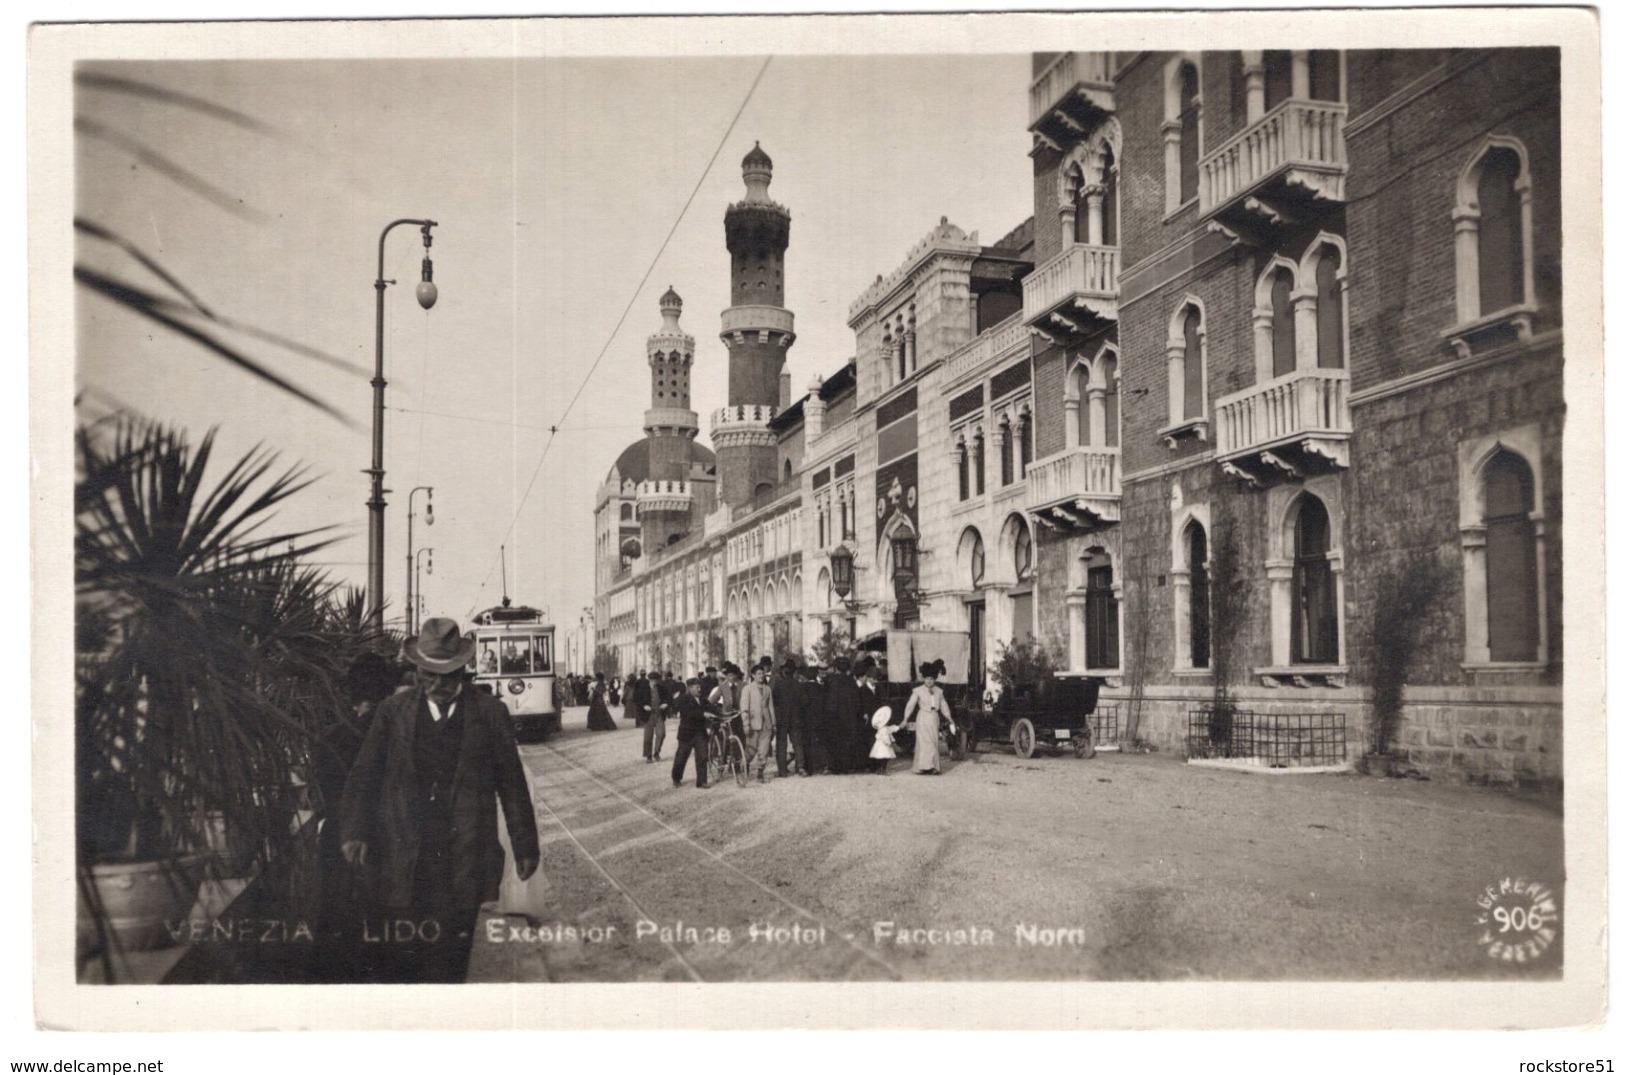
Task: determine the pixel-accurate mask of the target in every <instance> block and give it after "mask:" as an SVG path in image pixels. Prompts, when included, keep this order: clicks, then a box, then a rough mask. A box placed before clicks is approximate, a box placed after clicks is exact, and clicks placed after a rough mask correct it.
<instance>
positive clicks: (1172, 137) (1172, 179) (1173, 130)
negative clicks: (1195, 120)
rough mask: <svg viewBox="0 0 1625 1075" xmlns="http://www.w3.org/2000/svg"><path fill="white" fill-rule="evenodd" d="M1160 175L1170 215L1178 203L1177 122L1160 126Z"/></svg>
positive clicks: (1169, 122) (1172, 120) (1177, 206)
mask: <svg viewBox="0 0 1625 1075" xmlns="http://www.w3.org/2000/svg"><path fill="white" fill-rule="evenodd" d="M1162 174H1163V187H1164V191H1165V198H1164V201H1165V202H1166V206H1165V208H1166V210H1167V212H1169V213H1172V212H1173V211H1174V210H1175V209H1178V208H1179V206H1180V201H1179V194H1180V191H1179V120H1178V119H1177V118H1175V119H1170V120H1167V121H1166V122H1164V123H1163V125H1162Z"/></svg>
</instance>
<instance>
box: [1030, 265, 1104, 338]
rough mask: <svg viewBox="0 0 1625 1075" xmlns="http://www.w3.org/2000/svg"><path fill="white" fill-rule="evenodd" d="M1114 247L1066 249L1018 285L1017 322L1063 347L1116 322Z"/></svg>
mask: <svg viewBox="0 0 1625 1075" xmlns="http://www.w3.org/2000/svg"><path fill="white" fill-rule="evenodd" d="M1117 266H1118V253H1117V247H1115V246H1089V245H1086V244H1083V243H1079V244H1077V245H1074V246H1070V247H1067V248H1066V249H1065V250H1063V251H1061V252H1060V253H1059V254H1057V255H1055V256H1054V257H1052V258H1050V259H1049V260H1048V261H1046V262H1044V263H1043V264H1042V265H1040V266H1038V268H1036V269H1034V270H1033V271H1032V272H1031V273H1030V274H1028V276H1027V279H1026V280H1024V281H1022V285H1021V289H1022V315H1021V316H1022V320H1023V321H1024V322H1025V323H1026V324H1027V325H1028V326H1029V327H1031V328H1032V329H1033V330H1034V331H1035V332H1037V333H1039V334H1040V335H1042V336H1044V337H1045V338H1046V339H1050V340H1054V341H1056V342H1060V343H1065V342H1068V341H1069V340H1072V339H1076V338H1080V337H1083V336H1087V335H1089V334H1090V333H1092V332H1096V331H1099V330H1100V329H1102V328H1104V327H1106V325H1107V324H1108V323H1110V322H1113V321H1116V320H1117Z"/></svg>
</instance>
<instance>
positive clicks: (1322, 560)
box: [1292, 493, 1338, 664]
mask: <svg viewBox="0 0 1625 1075" xmlns="http://www.w3.org/2000/svg"><path fill="white" fill-rule="evenodd" d="M1331 532H1332V528H1331V519H1330V518H1329V517H1328V516H1327V514H1326V505H1324V504H1322V503H1321V502H1320V500H1319V499H1318V498H1316V497H1314V496H1311V495H1309V494H1307V493H1305V494H1304V495H1303V496H1301V497H1300V498H1299V502H1298V510H1297V518H1296V520H1295V521H1294V523H1293V528H1292V533H1293V555H1292V599H1293V600H1292V661H1293V663H1294V664H1336V663H1337V655H1338V647H1337V579H1336V577H1335V576H1334V575H1333V573H1332V562H1331V556H1330V553H1331V548H1332V545H1331Z"/></svg>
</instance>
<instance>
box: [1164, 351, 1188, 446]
mask: <svg viewBox="0 0 1625 1075" xmlns="http://www.w3.org/2000/svg"><path fill="white" fill-rule="evenodd" d="M1184 420H1185V341H1184V340H1173V339H1171V340H1169V341H1168V422H1169V424H1170V425H1178V424H1179V423H1180V422H1183V421H1184Z"/></svg>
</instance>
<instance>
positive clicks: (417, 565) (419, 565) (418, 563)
mask: <svg viewBox="0 0 1625 1075" xmlns="http://www.w3.org/2000/svg"><path fill="white" fill-rule="evenodd" d="M424 553H428V554H429V567H428V572H429V574H431V575H432V574H434V549H432V548H428V549H419V550H418V554H417V558H416V559H415V560H413V562H412V567H413V573H414V574H416V573H417V572H418V571H420V570H422V569H423V554H424ZM415 592H416V593H417V595H418V596H417V603H416V604H413V603H412V599H411V598H410V597H408V598H407V604H408V607H410V608H411V610H412V632H411V633H412V634H414V635H415V634H417V633H418V628H417V625H418V613H419V612H421V611H422V609H420V608H419V607H418V605H421V604H422V603H423V583H422V581H421V580H419V581H418V583H417V586H416V587H415Z"/></svg>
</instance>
